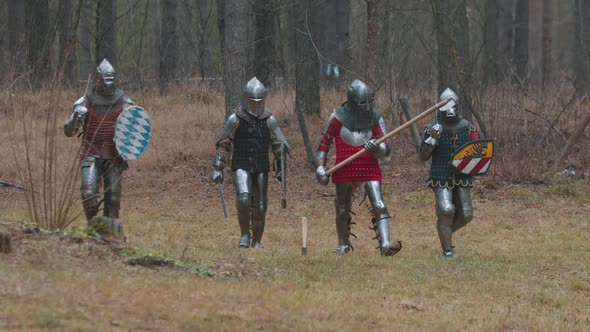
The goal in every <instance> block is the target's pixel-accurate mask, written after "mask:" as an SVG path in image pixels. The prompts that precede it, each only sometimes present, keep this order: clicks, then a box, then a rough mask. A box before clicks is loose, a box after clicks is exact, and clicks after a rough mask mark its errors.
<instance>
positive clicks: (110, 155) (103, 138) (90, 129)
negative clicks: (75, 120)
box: [82, 100, 124, 160]
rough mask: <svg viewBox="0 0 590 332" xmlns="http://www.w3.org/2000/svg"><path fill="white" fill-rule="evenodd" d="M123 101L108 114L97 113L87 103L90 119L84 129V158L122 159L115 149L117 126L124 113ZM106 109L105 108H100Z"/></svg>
mask: <svg viewBox="0 0 590 332" xmlns="http://www.w3.org/2000/svg"><path fill="white" fill-rule="evenodd" d="M123 104H124V103H123V101H122V100H119V101H118V102H117V103H115V104H114V105H112V106H109V109H108V110H107V111H106V112H97V111H96V109H95V107H94V106H93V105H91V104H90V103H88V102H86V107H87V108H88V118H87V119H86V128H85V129H84V146H83V148H82V157H84V156H95V157H98V158H101V159H108V160H115V159H120V156H119V153H118V152H117V148H116V147H115V141H114V137H115V124H116V122H117V118H118V117H119V114H121V112H123ZM97 107H98V106H97ZM100 107H104V106H100Z"/></svg>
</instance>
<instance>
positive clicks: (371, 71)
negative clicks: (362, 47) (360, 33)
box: [366, 0, 378, 88]
mask: <svg viewBox="0 0 590 332" xmlns="http://www.w3.org/2000/svg"><path fill="white" fill-rule="evenodd" d="M366 1H367V80H368V83H369V84H370V85H371V86H372V87H373V88H375V86H376V85H377V31H378V25H377V24H378V20H377V17H378V14H377V0H366Z"/></svg>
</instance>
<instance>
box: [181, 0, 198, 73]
mask: <svg viewBox="0 0 590 332" xmlns="http://www.w3.org/2000/svg"><path fill="white" fill-rule="evenodd" d="M193 3H194V1H192V0H182V7H181V8H182V9H181V11H180V14H181V15H180V16H181V22H182V23H181V24H179V25H178V28H179V29H180V40H179V44H180V60H179V61H178V63H179V65H180V70H179V72H180V75H181V76H183V77H191V76H192V75H193V68H194V66H193V65H194V64H195V63H196V61H195V58H196V56H197V44H196V41H195V37H194V35H196V34H197V33H198V30H197V29H195V16H194V12H197V13H198V9H196V8H195V9H193V5H192V4H193Z"/></svg>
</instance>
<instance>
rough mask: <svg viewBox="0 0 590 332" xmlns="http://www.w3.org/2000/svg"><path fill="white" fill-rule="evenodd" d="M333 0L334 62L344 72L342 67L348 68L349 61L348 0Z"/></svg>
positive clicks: (337, 86)
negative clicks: (334, 24) (334, 28)
mask: <svg viewBox="0 0 590 332" xmlns="http://www.w3.org/2000/svg"><path fill="white" fill-rule="evenodd" d="M332 1H334V6H335V10H334V12H335V13H336V19H335V22H336V38H335V39H336V41H337V43H338V44H337V45H336V51H337V53H336V56H335V60H336V64H337V65H338V66H339V67H340V68H341V69H340V74H341V75H343V74H345V72H346V71H345V70H342V69H343V68H346V69H349V67H350V62H349V55H348V49H349V46H350V41H349V36H350V0H332ZM342 80H343V79H338V80H337V85H336V88H339V84H338V83H339V82H341V81H342Z"/></svg>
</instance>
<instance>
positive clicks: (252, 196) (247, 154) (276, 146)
mask: <svg viewBox="0 0 590 332" xmlns="http://www.w3.org/2000/svg"><path fill="white" fill-rule="evenodd" d="M265 96H266V88H265V87H264V85H263V84H262V83H261V82H260V81H259V80H258V79H257V78H256V77H253V78H252V79H250V80H249V81H248V83H246V85H245V86H244V89H243V94H242V103H241V105H240V106H238V107H237V108H236V109H235V110H234V113H232V114H231V115H230V116H229V118H228V119H227V121H226V123H225V125H224V127H223V129H222V131H221V133H220V134H219V136H218V138H217V141H216V143H215V145H216V149H217V153H216V155H215V159H214V160H213V173H212V175H211V178H212V180H213V181H214V182H215V183H222V182H223V179H224V173H223V170H224V168H225V166H226V165H227V163H228V161H229V160H231V165H229V166H230V168H231V171H232V177H233V180H234V185H235V190H236V209H237V214H238V223H239V225H240V232H241V233H240V234H241V235H240V240H239V246H240V247H241V248H248V247H252V248H262V243H261V240H262V234H263V233H264V226H265V223H266V211H267V208H268V195H267V191H268V172H269V171H270V161H269V150H272V153H273V155H274V161H273V164H274V166H275V167H274V168H275V177H276V178H277V179H278V180H279V181H281V180H282V181H285V179H282V178H281V162H282V160H281V159H280V158H281V149H283V147H285V148H287V149H288V144H287V140H286V139H285V136H284V135H283V133H282V132H281V129H280V128H279V124H278V122H277V119H276V118H275V117H274V115H273V114H272V113H271V112H270V111H269V110H267V109H266V108H265V105H264V98H265ZM230 151H232V152H231V158H230Z"/></svg>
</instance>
